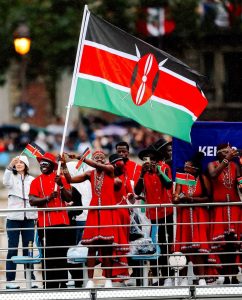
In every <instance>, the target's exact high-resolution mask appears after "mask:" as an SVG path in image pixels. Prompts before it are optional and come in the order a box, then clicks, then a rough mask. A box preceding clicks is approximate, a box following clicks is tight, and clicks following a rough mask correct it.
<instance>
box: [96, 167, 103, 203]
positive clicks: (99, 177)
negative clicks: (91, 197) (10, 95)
mask: <svg viewBox="0 0 242 300" xmlns="http://www.w3.org/2000/svg"><path fill="white" fill-rule="evenodd" d="M103 179H104V172H101V174H100V175H97V170H95V171H94V191H95V194H96V195H97V196H98V201H99V202H100V196H101V190H102V186H103ZM99 204H100V203H99Z"/></svg>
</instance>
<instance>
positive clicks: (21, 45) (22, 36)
mask: <svg viewBox="0 0 242 300" xmlns="http://www.w3.org/2000/svg"><path fill="white" fill-rule="evenodd" d="M13 37H14V41H13V42H14V48H15V51H16V52H17V53H18V54H19V55H20V56H21V65H20V73H19V76H20V86H21V97H20V103H19V104H18V105H17V106H16V107H15V115H16V116H17V117H21V118H23V119H25V118H26V117H29V116H30V117H31V116H33V114H34V111H33V108H32V107H31V105H29V104H28V103H27V102H26V68H27V54H28V53H29V50H30V46H31V39H30V33H29V28H28V26H27V25H26V24H25V23H20V24H19V26H18V27H17V28H16V30H15V31H14V34H13Z"/></svg>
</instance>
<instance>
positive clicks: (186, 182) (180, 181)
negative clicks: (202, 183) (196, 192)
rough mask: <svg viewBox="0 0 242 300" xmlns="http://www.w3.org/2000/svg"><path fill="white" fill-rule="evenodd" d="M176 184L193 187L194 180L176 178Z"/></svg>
mask: <svg viewBox="0 0 242 300" xmlns="http://www.w3.org/2000/svg"><path fill="white" fill-rule="evenodd" d="M176 183H178V184H182V185H190V186H192V185H195V184H196V180H186V179H180V178H176Z"/></svg>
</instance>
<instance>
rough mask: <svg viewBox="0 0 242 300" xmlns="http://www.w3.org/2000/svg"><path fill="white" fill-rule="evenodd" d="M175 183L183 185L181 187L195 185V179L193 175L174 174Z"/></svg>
mask: <svg viewBox="0 0 242 300" xmlns="http://www.w3.org/2000/svg"><path fill="white" fill-rule="evenodd" d="M176 183H179V184H183V185H190V186H192V185H195V184H196V179H195V177H194V176H193V175H191V174H189V173H178V172H177V173H176Z"/></svg>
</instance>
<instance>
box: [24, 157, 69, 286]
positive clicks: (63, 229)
mask: <svg viewBox="0 0 242 300" xmlns="http://www.w3.org/2000/svg"><path fill="white" fill-rule="evenodd" d="M37 159H38V161H39V164H40V171H41V172H42V174H41V175H39V176H38V177H36V178H35V179H34V180H33V181H32V183H31V186H30V192H29V200H30V201H29V202H30V204H31V205H32V206H37V207H39V208H60V207H65V206H66V204H65V201H66V202H70V201H71V186H70V185H69V184H68V183H67V182H66V180H65V177H64V176H57V175H56V169H57V162H56V158H55V156H54V155H52V154H51V153H48V152H46V153H45V154H44V156H43V157H41V158H37ZM69 224H70V221H69V217H68V213H67V211H66V210H58V209H56V210H51V211H39V212H38V235H39V238H40V241H41V243H42V246H43V247H45V249H43V256H44V260H43V261H42V267H43V269H46V271H45V270H44V271H43V279H44V287H46V288H47V289H49V288H59V287H65V283H66V282H67V281H68V271H67V260H66V259H63V257H66V254H67V250H68V240H69V237H68V228H67V226H68V225H69ZM65 245H66V246H67V247H66V248H61V247H60V246H65ZM49 247H50V248H49ZM46 258H48V259H46ZM51 258H53V259H51ZM56 258H57V259H56ZM58 258H59V259H58ZM51 269H57V270H55V271H51ZM63 269H66V270H63ZM52 280H53V281H52Z"/></svg>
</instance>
